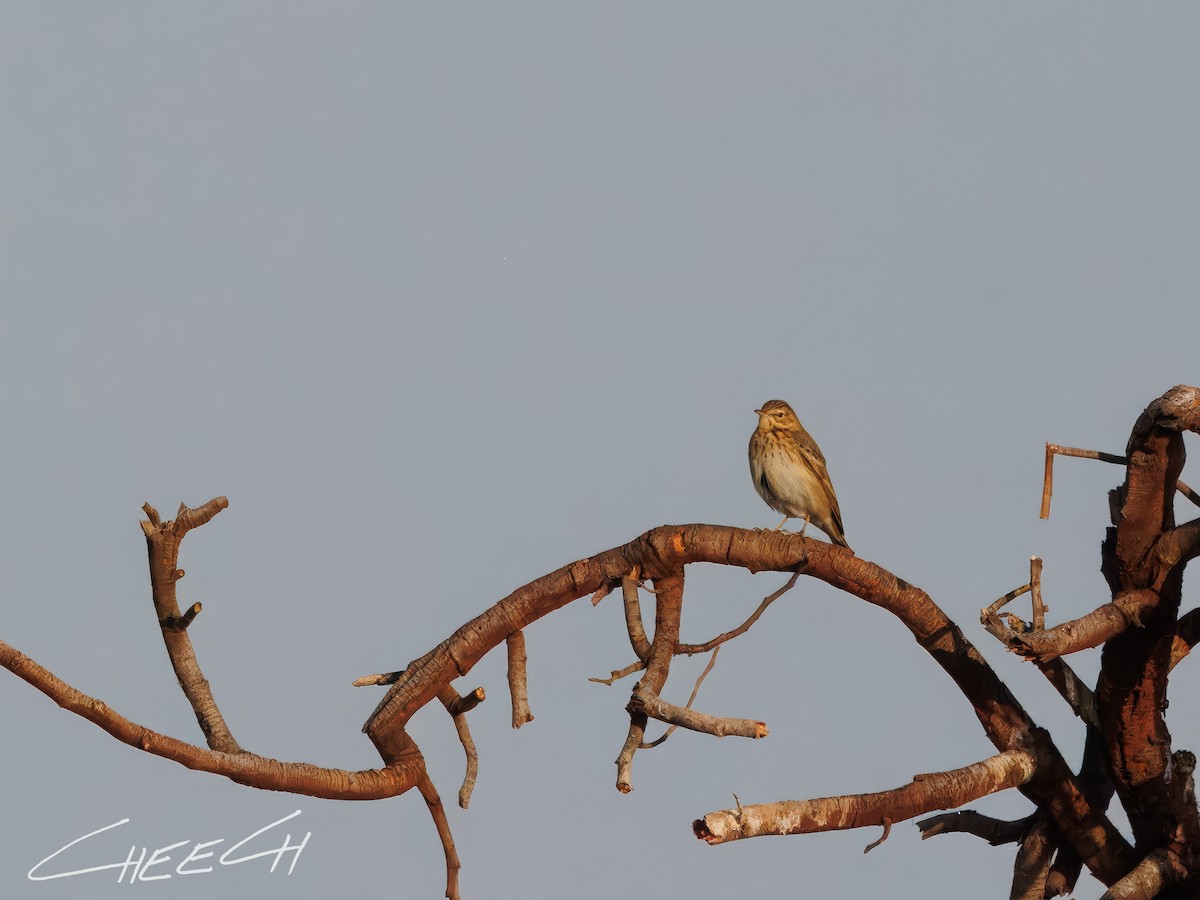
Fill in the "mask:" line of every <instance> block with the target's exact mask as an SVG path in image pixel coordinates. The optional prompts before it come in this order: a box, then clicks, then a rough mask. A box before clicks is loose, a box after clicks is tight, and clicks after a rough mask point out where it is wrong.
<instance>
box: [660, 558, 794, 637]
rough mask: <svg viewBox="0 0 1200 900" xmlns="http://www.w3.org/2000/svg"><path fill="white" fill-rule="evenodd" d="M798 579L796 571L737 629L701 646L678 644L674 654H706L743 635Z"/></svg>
mask: <svg viewBox="0 0 1200 900" xmlns="http://www.w3.org/2000/svg"><path fill="white" fill-rule="evenodd" d="M799 577H800V571H799V570H797V571H796V572H795V573H793V574H792V577H791V578H789V579H788V582H787V584H785V585H784V586H783V587H781V588H780V589H779V590H777V591H775V593H773V594H768V595H767V596H766V597H764V598H763V601H762V603H760V604H758V609H756V610H755V611H754V612H753V613H752V614H751V616H750V618H748V619H747V620H746V621H745V622H743V623H742V624H741V625H739V626H738V627H737V628H735V629H733V631H727V632H725V633H724V634H721V635H717V637H715V638H713V639H712V640H711V641H706V642H705V643H703V644H680V645H679V647H678V648H676V650H675V652H676V653H686V654H687V655H688V656H692V655H694V654H696V653H707V652H708V651H709V650H712V649H714V648H716V647H719V646H720V645H721V644H723V643H725V642H726V641H729V640H733V638H735V637H738V636H739V635H743V634H745V633H746V632H747V631H749V630H750V626H751V625H753V624H754V623H755V622H757V621H758V617H759V616H761V615H762V614H763V612H764V611H765V610H766V608H767V607H768V606H770V605H771V604H772V603H774V602H775V601H776V600H778V599H779V598H780V597H782V596H783V595H784V594H786V593H787V592H788V591H790V590H791V589H792V587H793V586H794V585H795V584H796V579H797V578H799Z"/></svg>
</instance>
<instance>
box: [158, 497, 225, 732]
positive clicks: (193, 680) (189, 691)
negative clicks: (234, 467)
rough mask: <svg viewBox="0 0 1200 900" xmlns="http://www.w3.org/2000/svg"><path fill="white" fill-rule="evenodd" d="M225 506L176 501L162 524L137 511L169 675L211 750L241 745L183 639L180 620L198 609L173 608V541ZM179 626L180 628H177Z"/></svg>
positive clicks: (176, 572) (178, 572)
mask: <svg viewBox="0 0 1200 900" xmlns="http://www.w3.org/2000/svg"><path fill="white" fill-rule="evenodd" d="M228 506H229V501H228V500H226V499H225V498H224V497H217V498H215V499H213V500H209V501H208V502H207V503H205V504H204V505H203V506H200V507H197V508H196V509H188V507H187V506H185V505H184V504H182V503H181V504H179V513H178V515H177V516H176V518H175V521H173V522H163V521H162V520H161V519H160V518H159V515H158V512H157V511H156V510H155V509H154V507H153V506H151V505H150V504H149V503H146V504H145V505H144V506H143V507H142V509H143V510H145V511H146V516H147V520H146V521H143V522H142V523H141V526H142V531H143V532H144V533H145V535H146V549H147V551H148V555H149V560H150V589H151V592H152V594H153V596H154V610H155V613H156V617H157V619H158V622H159V625H160V627H161V629H162V636H163V642H164V643H165V644H166V647H167V655H168V656H169V657H170V658H171V667H172V668H173V669H174V670H175V677H176V678H177V679H178V680H179V686H180V687H181V688H182V689H183V693H184V696H185V697H187V700H188V703H190V704H191V705H192V710H193V712H194V713H195V714H196V721H197V722H198V723H199V725H200V731H201V732H202V733H203V734H204V739H205V740H206V741H207V742H208V746H209V747H211V748H212V749H213V750H217V751H220V752H222V753H242V752H244V751H243V750H242V748H241V747H240V746H239V745H238V742H237V741H236V740H234V737H233V734H232V733H231V732H230V730H229V726H228V725H226V724H225V719H224V717H223V716H222V715H221V710H220V709H218V708H217V701H216V700H214V699H213V695H212V690H211V688H210V687H209V684H208V679H206V678H205V677H204V673H203V672H202V671H201V670H200V663H199V662H197V660H196V651H195V650H194V649H193V647H192V640H191V638H190V637H188V633H187V628H186V624H183V623H185V622H186V623H187V624H190V623H191V620H192V618H194V617H195V615H196V613H197V612H199V609H198V608H197V607H194V610H195V611H189V612H190V616H188V617H185V616H184V615H183V614H182V613H181V612H180V611H179V602H178V599H177V598H176V593H175V584H176V582H178V581H179V579H180V578H182V577H183V569H181V568H179V545H180V543H181V542H182V541H183V538H184V535H186V534H187V533H188V532H189V531H191V530H192V529H193V528H199V527H200V526H201V525H203V524H204V523H206V522H208V521H210V520H211V519H212V518H213V517H214V516H215V515H216V514H217V513H219V512H220V511H221V510H223V509H225V508H226V507H228ZM181 624H183V627H180V626H181Z"/></svg>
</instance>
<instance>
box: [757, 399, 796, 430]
mask: <svg viewBox="0 0 1200 900" xmlns="http://www.w3.org/2000/svg"><path fill="white" fill-rule="evenodd" d="M755 412H756V413H758V430H759V431H799V430H800V419H799V418H797V416H796V413H795V411H794V410H793V409H792V408H791V407H790V406H788V405H787V404H786V403H784V402H783V401H782V400H768V401H767V402H766V403H764V404H763V405H762V409H756V410H755Z"/></svg>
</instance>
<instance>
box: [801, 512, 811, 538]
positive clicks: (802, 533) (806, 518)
mask: <svg viewBox="0 0 1200 900" xmlns="http://www.w3.org/2000/svg"><path fill="white" fill-rule="evenodd" d="M809 518H810V517H809V516H805V517H804V524H803V525H801V526H800V537H804V529H805V528H807V527H808V520H809Z"/></svg>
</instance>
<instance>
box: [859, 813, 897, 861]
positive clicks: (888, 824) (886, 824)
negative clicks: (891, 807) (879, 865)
mask: <svg viewBox="0 0 1200 900" xmlns="http://www.w3.org/2000/svg"><path fill="white" fill-rule="evenodd" d="M891 833H892V819H891V817H890V816H884V817H883V834H881V835H880V836H879V840H877V841H871V843H869V844H867V846H865V847H863V853H870V852H871V851H872V850H874V849H875V848H876V847H878V846H879V845H880V844H882V843H883V842H884V841H886V840H887V839H888V835H889V834H891Z"/></svg>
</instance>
